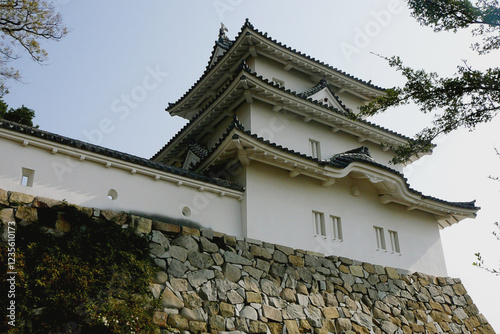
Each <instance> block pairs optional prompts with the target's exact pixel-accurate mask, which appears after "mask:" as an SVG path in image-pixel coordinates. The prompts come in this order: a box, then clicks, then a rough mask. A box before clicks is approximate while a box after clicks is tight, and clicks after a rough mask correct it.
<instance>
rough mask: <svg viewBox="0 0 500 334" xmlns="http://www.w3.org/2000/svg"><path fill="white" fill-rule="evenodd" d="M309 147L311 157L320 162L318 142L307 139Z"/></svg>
mask: <svg viewBox="0 0 500 334" xmlns="http://www.w3.org/2000/svg"><path fill="white" fill-rule="evenodd" d="M309 145H310V147H311V156H312V157H313V158H315V159H319V160H321V148H320V145H319V141H317V140H314V139H309Z"/></svg>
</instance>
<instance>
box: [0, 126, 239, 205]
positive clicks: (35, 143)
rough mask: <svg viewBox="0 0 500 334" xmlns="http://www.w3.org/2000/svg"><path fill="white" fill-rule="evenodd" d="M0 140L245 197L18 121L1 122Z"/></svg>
mask: <svg viewBox="0 0 500 334" xmlns="http://www.w3.org/2000/svg"><path fill="white" fill-rule="evenodd" d="M0 138H2V139H5V140H9V141H12V142H17V143H19V145H20V149H22V148H23V147H29V146H32V147H36V148H37V149H42V150H45V151H49V152H50V153H52V154H54V155H64V156H66V157H68V158H69V159H74V163H82V162H85V161H86V162H92V163H96V164H99V165H102V166H103V167H105V168H117V169H121V170H125V171H127V172H129V173H130V174H137V175H143V176H146V177H151V178H152V179H154V180H155V181H166V182H171V183H175V184H177V185H178V186H187V187H191V188H196V189H198V190H199V191H208V192H212V193H216V194H218V195H219V196H228V197H233V198H237V199H239V200H241V199H242V196H243V191H244V189H243V187H241V186H240V185H238V184H235V183H231V182H228V181H225V180H220V179H215V178H210V177H207V176H204V175H201V174H197V173H193V172H190V171H187V170H183V169H180V168H175V167H172V166H166V165H163V164H159V163H155V162H153V161H150V160H148V159H144V158H140V157H136V156H133V155H130V154H127V153H122V152H118V151H115V150H111V149H107V148H104V147H100V146H97V145H93V144H89V143H85V142H82V141H79V140H75V139H71V138H68V137H64V136H60V135H57V134H54V133H50V132H47V131H42V130H39V129H36V128H32V127H28V126H25V125H21V124H18V123H14V122H9V121H5V120H0Z"/></svg>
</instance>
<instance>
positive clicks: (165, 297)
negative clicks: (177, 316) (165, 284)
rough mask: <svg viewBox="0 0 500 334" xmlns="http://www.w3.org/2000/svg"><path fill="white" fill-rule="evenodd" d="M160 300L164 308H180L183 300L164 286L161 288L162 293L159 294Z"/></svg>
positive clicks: (182, 305)
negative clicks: (163, 288)
mask: <svg viewBox="0 0 500 334" xmlns="http://www.w3.org/2000/svg"><path fill="white" fill-rule="evenodd" d="M161 301H162V306H163V307H165V308H175V309H178V310H180V309H181V308H183V307H184V302H183V301H182V300H181V299H180V298H179V297H177V296H176V295H175V293H173V292H172V290H170V289H169V288H165V290H163V293H162V294H161ZM176 328H177V327H176Z"/></svg>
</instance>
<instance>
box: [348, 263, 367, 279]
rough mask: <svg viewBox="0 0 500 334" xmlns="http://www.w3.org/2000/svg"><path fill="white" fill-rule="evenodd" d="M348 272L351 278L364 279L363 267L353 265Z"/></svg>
mask: <svg viewBox="0 0 500 334" xmlns="http://www.w3.org/2000/svg"><path fill="white" fill-rule="evenodd" d="M349 269H350V271H351V274H352V275H353V276H356V277H361V278H364V277H365V273H364V271H363V267H362V266H355V265H352V266H350V268H349Z"/></svg>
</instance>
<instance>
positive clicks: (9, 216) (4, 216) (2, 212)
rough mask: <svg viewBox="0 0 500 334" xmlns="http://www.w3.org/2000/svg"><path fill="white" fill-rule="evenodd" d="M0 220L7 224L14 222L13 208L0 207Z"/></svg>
mask: <svg viewBox="0 0 500 334" xmlns="http://www.w3.org/2000/svg"><path fill="white" fill-rule="evenodd" d="M0 221H1V222H2V223H3V224H7V223H9V222H15V221H16V218H15V214H14V209H12V208H5V209H0Z"/></svg>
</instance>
